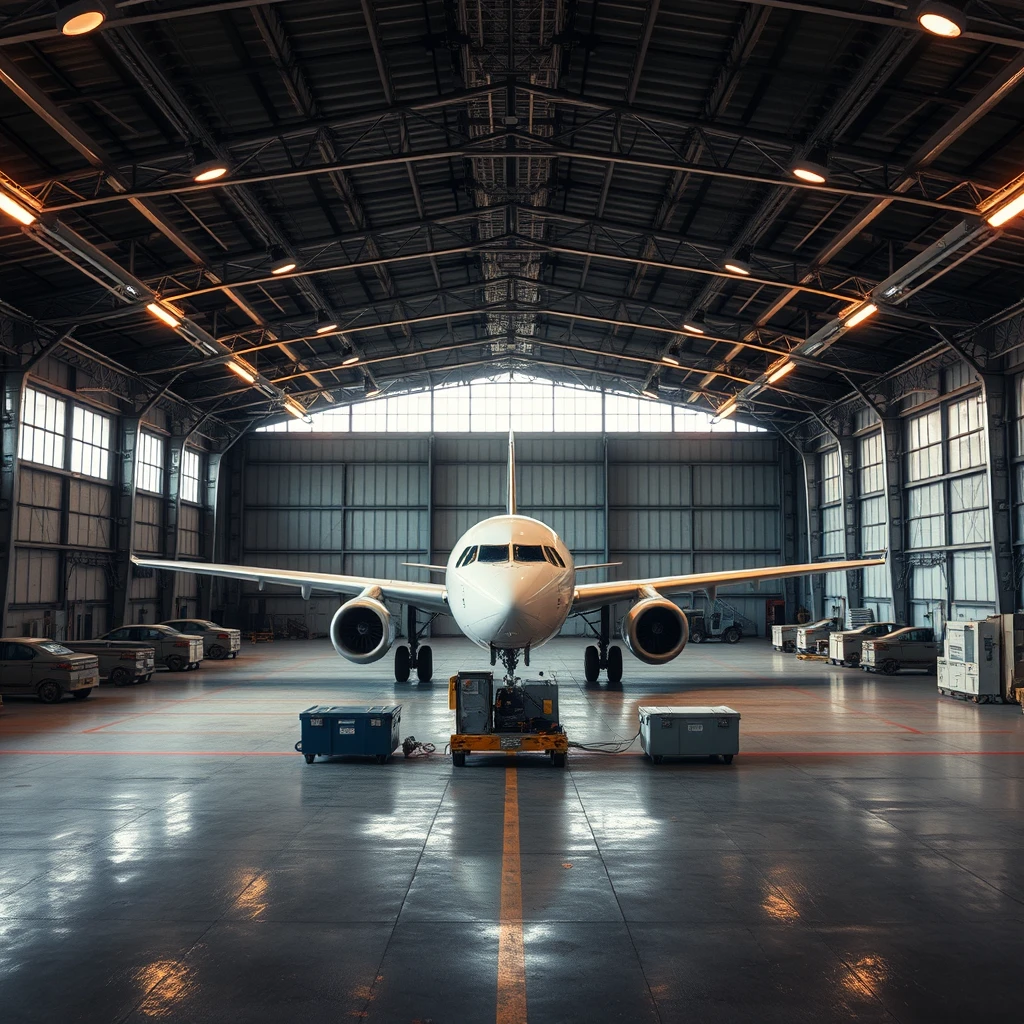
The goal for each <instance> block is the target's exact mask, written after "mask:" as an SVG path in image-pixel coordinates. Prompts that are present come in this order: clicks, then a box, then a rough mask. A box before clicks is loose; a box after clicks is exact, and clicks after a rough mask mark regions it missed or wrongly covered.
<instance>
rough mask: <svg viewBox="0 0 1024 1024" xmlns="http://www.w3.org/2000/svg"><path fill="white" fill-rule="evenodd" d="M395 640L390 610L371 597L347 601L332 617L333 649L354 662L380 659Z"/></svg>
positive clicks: (358, 663) (359, 662) (366, 662)
mask: <svg viewBox="0 0 1024 1024" xmlns="http://www.w3.org/2000/svg"><path fill="white" fill-rule="evenodd" d="M394 642H395V624H394V621H393V620H392V618H391V612H389V611H388V610H387V608H385V607H384V605H383V604H382V603H381V602H380V601H378V600H377V599H376V598H373V597H354V598H352V600H351V601H346V602H345V604H343V605H342V606H341V607H340V608H339V609H338V610H337V611H336V612H335V613H334V618H333V619H331V643H332V644H334V649H335V650H336V651H337V652H338V653H339V654H340V655H341V656H342V657H343V658H347V659H348V660H349V661H352V662H355V664H357V665H369V664H370V662H373V661H379V660H380V659H381V658H383V657H384V655H385V654H387V653H388V650H389V649H390V648H391V645H392V644H393V643H394Z"/></svg>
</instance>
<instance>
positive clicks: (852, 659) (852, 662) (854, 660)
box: [846, 654, 860, 668]
mask: <svg viewBox="0 0 1024 1024" xmlns="http://www.w3.org/2000/svg"><path fill="white" fill-rule="evenodd" d="M846 664H847V665H849V666H850V668H856V667H857V666H858V665H859V664H860V655H859V654H851V655H850V656H849V657H848V658H847V659H846Z"/></svg>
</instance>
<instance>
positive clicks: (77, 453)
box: [71, 406, 110, 480]
mask: <svg viewBox="0 0 1024 1024" xmlns="http://www.w3.org/2000/svg"><path fill="white" fill-rule="evenodd" d="M71 472H72V473H82V474H84V475H85V476H95V477H99V478H100V479H101V480H106V479H107V478H108V477H109V476H110V418H109V417H107V416H103V415H101V414H100V413H98V412H93V411H92V410H91V409H83V408H81V406H75V408H74V409H73V410H72V413H71Z"/></svg>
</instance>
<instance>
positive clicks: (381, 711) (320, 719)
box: [296, 704, 402, 764]
mask: <svg viewBox="0 0 1024 1024" xmlns="http://www.w3.org/2000/svg"><path fill="white" fill-rule="evenodd" d="M299 722H300V723H301V724H302V739H301V741H300V743H299V746H298V747H297V748H296V749H298V750H300V751H301V752H302V755H303V757H305V759H306V764H312V763H313V759H314V758H316V757H317V756H318V755H322V756H324V757H330V756H335V757H343V756H347V757H351V756H362V757H376V758H377V762H378V764H384V763H385V761H387V760H388V758H389V757H391V753H392V751H394V750H395V748H396V747H398V745H399V743H400V740H399V735H398V733H399V729H400V728H401V723H402V705H401V704H386V705H385V704H378V705H375V706H373V707H369V708H368V707H362V706H355V707H354V706H351V705H344V706H339V705H327V704H320V705H317V706H316V707H312V708H307V709H306V710H305V711H302V712H300V713H299Z"/></svg>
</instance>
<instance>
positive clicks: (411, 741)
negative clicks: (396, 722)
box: [402, 736, 437, 757]
mask: <svg viewBox="0 0 1024 1024" xmlns="http://www.w3.org/2000/svg"><path fill="white" fill-rule="evenodd" d="M435 750H437V747H435V746H434V744H433V743H421V742H420V741H419V740H418V739H416V737H415V736H406V737H405V739H404V740H402V753H403V754H405V756H406V757H421V756H424V755H426V756H429V755H430V754H433V753H434V751H435Z"/></svg>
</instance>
